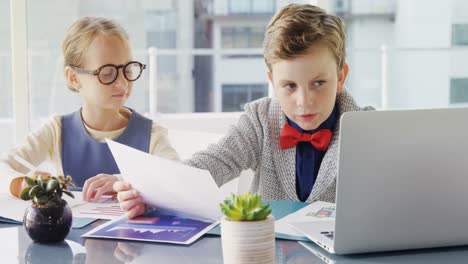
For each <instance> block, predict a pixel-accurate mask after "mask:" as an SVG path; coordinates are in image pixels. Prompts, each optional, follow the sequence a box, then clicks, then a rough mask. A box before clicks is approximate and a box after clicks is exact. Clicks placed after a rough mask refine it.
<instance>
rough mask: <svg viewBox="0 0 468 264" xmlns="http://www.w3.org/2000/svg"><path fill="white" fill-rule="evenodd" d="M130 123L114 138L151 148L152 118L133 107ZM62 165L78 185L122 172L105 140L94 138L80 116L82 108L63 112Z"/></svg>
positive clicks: (143, 147)
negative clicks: (92, 178) (98, 175)
mask: <svg viewBox="0 0 468 264" xmlns="http://www.w3.org/2000/svg"><path fill="white" fill-rule="evenodd" d="M130 110H131V111H132V115H131V116H130V119H129V120H128V124H127V127H126V128H125V130H124V131H123V132H122V134H121V135H120V136H118V137H117V138H116V139H114V141H117V142H119V143H122V144H125V145H127V146H130V147H133V148H136V149H138V150H141V151H144V152H147V153H148V152H149V144H150V138H151V129H152V126H153V122H152V121H151V120H150V119H148V118H146V117H144V116H142V115H140V114H138V113H137V112H135V111H134V110H132V109H130ZM62 167H63V173H64V175H70V176H72V178H73V183H74V184H75V185H76V186H77V187H82V186H83V185H84V182H85V181H86V180H87V179H89V178H91V177H93V176H96V175H97V174H100V173H106V174H119V173H120V171H119V168H118V167H117V164H116V163H115V160H114V158H113V157H112V153H111V152H110V150H109V147H108V146H107V144H106V143H105V142H98V141H96V140H95V139H94V138H92V137H91V136H90V135H89V134H88V132H87V131H86V128H85V127H84V124H83V120H82V119H81V109H80V110H78V111H76V112H73V113H71V114H68V115H64V116H62Z"/></svg>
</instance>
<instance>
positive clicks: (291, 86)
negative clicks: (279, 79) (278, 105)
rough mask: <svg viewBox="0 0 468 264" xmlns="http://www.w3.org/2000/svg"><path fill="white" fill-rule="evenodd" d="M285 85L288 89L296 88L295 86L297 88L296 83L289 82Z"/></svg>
mask: <svg viewBox="0 0 468 264" xmlns="http://www.w3.org/2000/svg"><path fill="white" fill-rule="evenodd" d="M283 87H285V88H288V89H294V88H296V84H294V83H287V84H285V85H283Z"/></svg>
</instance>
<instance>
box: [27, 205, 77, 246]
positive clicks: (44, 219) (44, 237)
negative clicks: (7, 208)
mask: <svg viewBox="0 0 468 264" xmlns="http://www.w3.org/2000/svg"><path fill="white" fill-rule="evenodd" d="M23 225H24V228H25V229H26V232H27V233H28V235H29V237H31V239H32V240H33V241H34V242H36V243H57V242H61V241H63V240H64V239H65V237H66V236H67V235H68V233H69V232H70V228H71V225H72V212H71V209H70V206H68V204H67V203H66V202H65V203H64V205H58V206H50V207H39V206H38V205H36V204H32V205H31V206H30V207H28V209H26V211H25V212H24V218H23Z"/></svg>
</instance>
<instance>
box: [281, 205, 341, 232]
mask: <svg viewBox="0 0 468 264" xmlns="http://www.w3.org/2000/svg"><path fill="white" fill-rule="evenodd" d="M331 211H333V213H332V214H330V216H326V215H323V216H321V214H320V213H321V212H323V213H327V212H331ZM334 212H335V204H334V203H327V202H321V201H319V202H314V203H312V204H310V205H308V206H306V207H304V208H302V209H301V210H298V211H296V212H294V213H292V214H289V215H287V216H285V217H283V218H281V219H279V220H277V221H275V232H276V233H283V234H286V235H290V236H299V237H302V236H304V234H303V233H301V232H298V231H296V230H295V229H294V228H293V227H292V226H290V225H289V223H292V222H317V221H329V220H330V219H334V217H335V214H334Z"/></svg>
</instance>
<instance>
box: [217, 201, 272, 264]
mask: <svg viewBox="0 0 468 264" xmlns="http://www.w3.org/2000/svg"><path fill="white" fill-rule="evenodd" d="M220 207H221V211H222V212H223V213H224V214H225V217H223V218H222V219H221V241H222V248H223V258H224V263H225V264H229V263H274V262H275V219H274V217H273V216H272V215H270V213H271V209H270V207H269V204H263V205H262V198H261V196H260V195H258V194H257V195H252V194H251V193H246V194H243V195H239V196H236V195H234V194H232V195H231V200H229V199H226V200H225V201H224V202H223V203H221V204H220Z"/></svg>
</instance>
